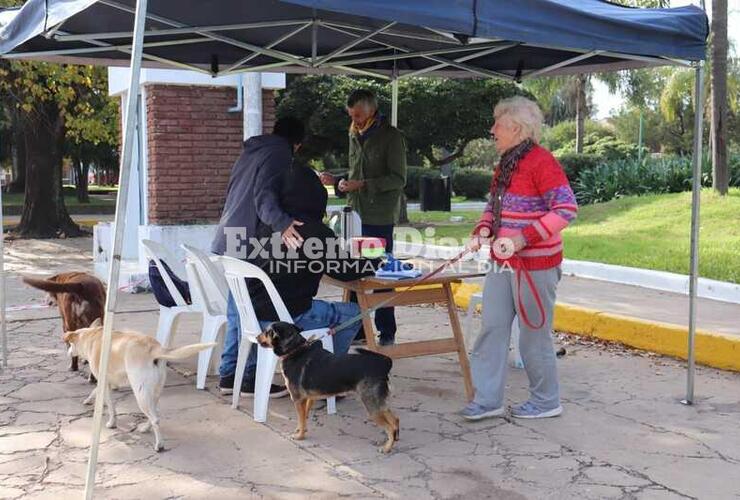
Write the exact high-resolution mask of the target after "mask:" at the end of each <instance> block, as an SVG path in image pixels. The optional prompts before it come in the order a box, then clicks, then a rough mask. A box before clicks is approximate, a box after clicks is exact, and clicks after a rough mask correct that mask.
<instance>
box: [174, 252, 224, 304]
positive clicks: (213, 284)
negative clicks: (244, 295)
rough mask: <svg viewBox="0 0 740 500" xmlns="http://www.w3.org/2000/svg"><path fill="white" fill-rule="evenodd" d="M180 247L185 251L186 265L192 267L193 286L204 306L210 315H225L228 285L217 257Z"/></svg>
mask: <svg viewBox="0 0 740 500" xmlns="http://www.w3.org/2000/svg"><path fill="white" fill-rule="evenodd" d="M180 246H181V248H182V249H183V250H185V256H186V258H187V261H188V265H192V268H193V269H192V270H193V272H194V274H195V278H196V279H197V281H196V285H195V286H197V287H199V290H198V293H199V294H200V295H201V296H202V298H203V300H204V306H205V307H207V308H208V310H209V312H210V313H211V314H212V315H215V314H226V304H227V302H228V299H229V284H228V283H227V282H226V277H225V276H224V272H223V268H222V267H221V265H220V264H219V262H218V260H217V257H218V256H215V255H214V256H209V255H207V254H206V253H205V252H204V251H202V250H199V249H197V248H194V247H191V246H189V245H180ZM214 260H215V261H214Z"/></svg>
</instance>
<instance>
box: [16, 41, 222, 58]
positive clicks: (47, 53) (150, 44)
mask: <svg viewBox="0 0 740 500" xmlns="http://www.w3.org/2000/svg"><path fill="white" fill-rule="evenodd" d="M210 42H211V40H209V39H207V38H203V37H198V38H186V39H182V40H168V41H165V42H146V43H145V44H144V48H147V49H148V48H153V47H169V46H173V45H189V44H194V43H210ZM86 43H91V42H86ZM111 50H115V51H120V52H124V51H130V50H131V45H103V46H100V47H80V48H76V49H62V50H43V51H39V52H21V53H18V54H8V55H5V56H3V57H6V58H7V59H29V58H32V57H43V56H66V55H78V54H94V53H96V52H110V51H111Z"/></svg>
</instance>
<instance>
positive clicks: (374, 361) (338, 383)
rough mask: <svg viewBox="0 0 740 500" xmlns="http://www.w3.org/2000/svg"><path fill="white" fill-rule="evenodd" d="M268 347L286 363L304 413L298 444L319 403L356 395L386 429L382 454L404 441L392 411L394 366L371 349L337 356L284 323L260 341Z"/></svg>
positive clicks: (300, 418) (295, 400) (298, 406)
mask: <svg viewBox="0 0 740 500" xmlns="http://www.w3.org/2000/svg"><path fill="white" fill-rule="evenodd" d="M257 342H259V344H260V345H261V346H262V347H267V348H272V349H273V351H274V352H275V354H276V355H277V356H278V357H280V359H281V360H282V363H283V376H284V377H285V385H286V386H287V387H288V392H289V393H290V399H292V400H293V404H295V409H296V412H297V413H298V428H297V429H296V431H295V434H293V438H295V439H298V440H300V439H304V438H305V436H306V420H307V418H308V413H309V412H310V411H311V406H312V405H313V402H314V400H316V399H323V398H327V397H330V396H335V395H337V394H342V393H345V392H349V391H356V392H357V394H358V395H359V396H360V400H362V403H363V404H364V405H365V409H366V410H367V412H368V414H369V415H370V417H371V418H372V419H373V421H374V422H375V423H376V424H378V425H379V426H380V427H382V428H383V429H385V432H386V434H387V437H388V438H387V440H386V442H385V443H384V444H383V446H382V447H381V448H380V449H379V451H381V452H383V453H388V452H390V451H391V448H393V444H394V443H395V442H396V441H397V440H398V417H396V416H395V415H394V414H393V412H392V411H391V410H389V409H388V407H387V406H386V402H387V399H388V395H389V392H390V391H389V388H388V373H389V372H390V371H391V367H392V366H393V361H392V360H391V359H390V358H389V357H388V356H384V355H382V354H378V353H376V352H373V351H368V350H367V349H357V352H355V353H350V354H345V355H340V356H335V355H334V354H332V353H330V352H328V351H325V350H324V349H323V348H322V347H321V342H316V341H313V342H312V341H311V340H306V339H305V338H303V336H302V335H301V330H300V329H299V328H298V327H297V326H295V325H293V324H291V323H284V322H281V321H278V322H276V323H273V324H272V325H270V327H269V328H268V329H267V330H266V331H265V332H263V333H261V334H260V335H258V336H257Z"/></svg>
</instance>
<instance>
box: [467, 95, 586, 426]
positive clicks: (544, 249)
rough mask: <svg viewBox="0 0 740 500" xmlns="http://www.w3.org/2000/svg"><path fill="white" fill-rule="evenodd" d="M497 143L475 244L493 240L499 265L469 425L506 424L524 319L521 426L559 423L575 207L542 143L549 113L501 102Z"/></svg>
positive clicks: (478, 354)
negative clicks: (560, 321) (558, 346)
mask: <svg viewBox="0 0 740 500" xmlns="http://www.w3.org/2000/svg"><path fill="white" fill-rule="evenodd" d="M493 115H494V125H493V127H492V128H491V137H492V139H493V140H494V141H495V144H496V150H497V151H498V152H499V154H500V155H501V160H500V161H499V163H498V165H496V168H495V170H494V175H493V181H492V183H491V197H490V201H489V202H488V205H487V206H486V209H485V210H484V212H483V215H482V216H481V218H480V221H479V222H478V224H477V225H476V226H475V229H474V230H473V235H472V237H471V240H470V242H469V244H468V246H469V248H471V249H472V250H477V249H479V248H480V247H481V244H482V243H483V241H484V240H487V239H491V258H492V260H493V261H494V265H493V266H492V269H491V271H490V272H489V273H488V275H487V276H486V281H485V287H484V289H483V320H482V321H483V324H482V327H481V332H480V335H479V337H478V339H477V340H476V342H475V345H474V346H473V353H472V356H471V367H472V373H473V384H474V386H475V397H474V399H473V400H472V401H471V402H470V403H469V404H468V405H467V406H466V407H465V408H464V409H463V410H462V412H461V414H462V416H463V417H464V418H466V419H468V420H479V419H482V418H486V417H496V416H502V415H503V414H504V413H505V409H504V386H505V383H506V371H507V370H506V368H507V365H508V363H507V358H508V352H509V338H510V336H511V326H512V322H513V320H514V316H516V317H517V318H518V322H519V328H520V336H519V349H520V351H521V355H522V360H523V361H524V368H525V370H526V372H527V376H528V377H529V393H530V395H529V400H528V401H526V402H525V403H523V404H520V405H517V406H514V407H513V408H512V416H514V417H517V418H545V417H555V416H557V415H560V414H561V413H562V412H563V408H562V407H561V406H560V394H559V389H558V375H557V367H556V365H555V352H554V348H553V343H552V337H551V335H550V331H551V328H552V316H553V310H554V307H555V289H556V287H557V284H558V282H559V281H560V276H561V271H560V262H561V261H562V260H563V242H562V239H561V237H560V232H561V231H562V230H563V228H565V227H566V226H567V225H568V223H569V222H570V221H572V220H573V219H574V218H575V217H576V211H577V206H576V200H575V196H574V195H573V191H572V190H571V188H570V185H569V184H568V179H567V178H566V177H565V173H564V172H563V169H562V167H561V166H560V164H559V163H558V161H557V160H556V159H555V158H554V157H553V156H552V154H551V153H550V152H549V151H547V150H546V149H544V148H543V147H541V146H540V145H539V144H538V143H537V142H538V141H539V138H540V131H541V127H542V112H541V111H540V109H539V107H538V106H537V104H536V103H534V102H532V101H530V100H529V99H525V98H523V97H512V98H510V99H505V100H502V101H500V102H499V103H498V105H497V106H496V108H495V109H494V111H493Z"/></svg>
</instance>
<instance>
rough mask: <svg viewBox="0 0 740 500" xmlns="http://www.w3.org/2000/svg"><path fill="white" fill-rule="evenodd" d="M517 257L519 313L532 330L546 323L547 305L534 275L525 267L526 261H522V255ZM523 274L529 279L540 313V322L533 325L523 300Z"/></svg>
mask: <svg viewBox="0 0 740 500" xmlns="http://www.w3.org/2000/svg"><path fill="white" fill-rule="evenodd" d="M516 259H517V262H518V264H519V265H518V266H517V270H516V288H517V302H518V304H519V314H520V315H521V317H522V321H524V324H525V325H527V326H528V327H529V328H531V329H532V330H539V329H540V328H542V327H543V326H544V324H545V307H544V306H543V305H542V298H541V297H540V294H539V292H538V291H537V287H536V286H535V284H534V280H533V279H532V275H531V274H529V270H528V269H527V268H526V267H524V263H523V262H522V259H521V257H519V256H516ZM522 275H524V279H525V280H526V281H527V285H528V286H529V290H530V291H531V292H532V296H533V297H534V301H535V303H536V304H537V311H538V312H539V313H540V322H539V324H537V325H533V324H532V323H531V322H530V320H529V316H528V315H527V309H526V308H525V307H524V302H523V301H522Z"/></svg>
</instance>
